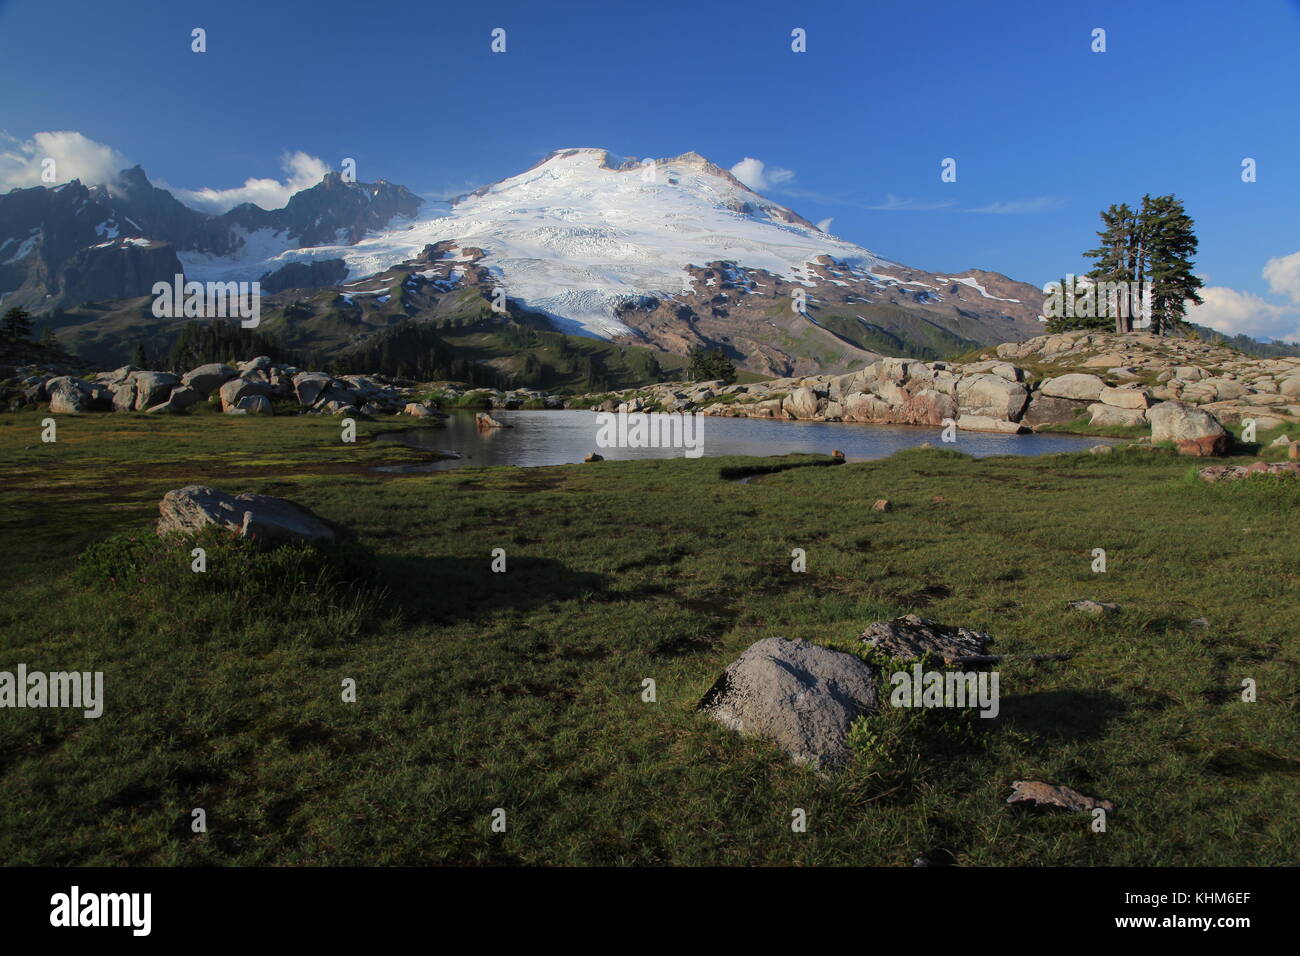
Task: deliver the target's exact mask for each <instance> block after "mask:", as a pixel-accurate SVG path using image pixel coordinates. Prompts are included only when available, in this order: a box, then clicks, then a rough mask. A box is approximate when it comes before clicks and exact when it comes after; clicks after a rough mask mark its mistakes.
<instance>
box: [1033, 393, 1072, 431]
mask: <svg viewBox="0 0 1300 956" xmlns="http://www.w3.org/2000/svg"><path fill="white" fill-rule="evenodd" d="M1087 407H1088V406H1087V404H1086V403H1085V402H1076V401H1073V400H1072V399H1068V398H1053V397H1052V396H1051V395H1044V394H1043V393H1042V392H1034V393H1033V395H1031V396H1030V397H1029V405H1028V407H1027V408H1026V409H1025V414H1024V415H1023V416H1022V417H1021V419H1020V421H1021V422H1023V423H1024V424H1026V425H1064V424H1067V423H1068V422H1072V421H1074V419H1075V416H1077V415H1078V414H1079V413H1080V412H1082V411H1084V410H1086V409H1087Z"/></svg>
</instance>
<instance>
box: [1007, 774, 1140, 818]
mask: <svg viewBox="0 0 1300 956" xmlns="http://www.w3.org/2000/svg"><path fill="white" fill-rule="evenodd" d="M1007 803H1009V804H1011V805H1013V806H1015V805H1029V806H1035V807H1060V808H1061V809H1063V810H1074V811H1077V812H1085V811H1089V810H1095V809H1097V808H1098V807H1100V808H1101V809H1103V810H1105V811H1106V812H1107V813H1114V812H1115V804H1113V803H1111V802H1110V801H1109V800H1098V799H1097V798H1096V797H1088V796H1085V795H1084V794H1082V793H1080V792H1079V791H1078V790H1072V789H1070V788H1069V787H1063V786H1059V785H1057V784H1053V783H1043V782H1042V781H1041V780H1015V781H1012V784H1011V796H1009V797H1007Z"/></svg>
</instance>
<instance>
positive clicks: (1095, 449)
mask: <svg viewBox="0 0 1300 956" xmlns="http://www.w3.org/2000/svg"><path fill="white" fill-rule="evenodd" d="M1114 451H1115V449H1114V448H1112V447H1111V446H1110V445H1093V446H1092V447H1091V448H1089V449H1088V454H1090V455H1109V454H1111V453H1112V452H1114Z"/></svg>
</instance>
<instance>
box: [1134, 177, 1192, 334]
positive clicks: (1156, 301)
mask: <svg viewBox="0 0 1300 956" xmlns="http://www.w3.org/2000/svg"><path fill="white" fill-rule="evenodd" d="M1142 217H1143V220H1144V223H1145V244H1146V245H1145V247H1146V254H1147V263H1148V270H1149V276H1150V279H1151V331H1153V332H1155V333H1156V334H1157V335H1172V334H1173V333H1174V332H1176V331H1177V330H1178V326H1179V324H1180V323H1181V322H1182V321H1183V317H1184V316H1185V315H1186V314H1187V303H1188V302H1193V303H1195V304H1196V305H1200V304H1201V302H1202V299H1201V296H1200V294H1199V290H1200V288H1201V287H1202V286H1203V285H1204V284H1205V283H1203V282H1202V281H1201V279H1200V278H1199V277H1198V276H1196V275H1194V274H1193V273H1192V265H1193V260H1192V257H1193V256H1195V255H1196V249H1197V246H1198V243H1197V240H1196V233H1195V231H1194V224H1193V222H1192V219H1191V217H1190V216H1188V215H1187V212H1186V210H1184V209H1183V204H1182V203H1181V202H1180V201H1179V200H1177V199H1175V198H1174V197H1173V196H1172V195H1170V196H1157V197H1155V198H1154V199H1152V200H1150V202H1147V201H1145V200H1144V201H1143V209H1142Z"/></svg>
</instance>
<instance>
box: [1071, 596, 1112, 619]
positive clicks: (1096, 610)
mask: <svg viewBox="0 0 1300 956" xmlns="http://www.w3.org/2000/svg"><path fill="white" fill-rule="evenodd" d="M1069 607H1070V610H1072V611H1082V612H1083V613H1084V614H1096V615H1098V616H1103V615H1106V616H1109V615H1111V614H1116V613H1118V611H1119V605H1118V604H1109V603H1106V602H1104V601H1087V600H1085V601H1071V602H1070V603H1069Z"/></svg>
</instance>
